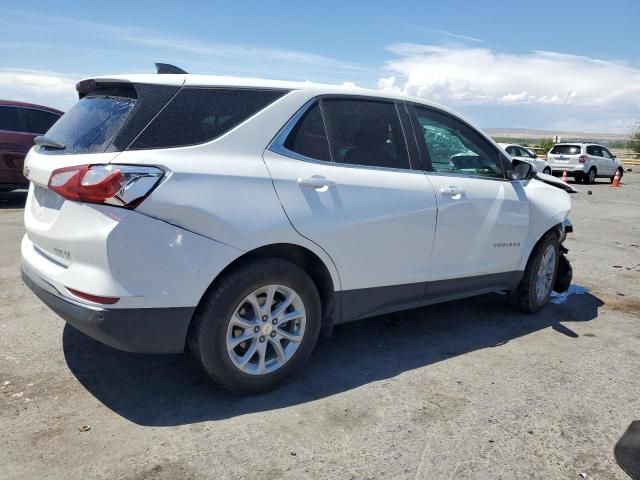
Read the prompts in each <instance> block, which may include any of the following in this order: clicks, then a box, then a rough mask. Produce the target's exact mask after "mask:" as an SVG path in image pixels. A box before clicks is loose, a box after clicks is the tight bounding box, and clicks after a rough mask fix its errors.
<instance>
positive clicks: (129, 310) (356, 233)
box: [22, 74, 571, 392]
mask: <svg viewBox="0 0 640 480" xmlns="http://www.w3.org/2000/svg"><path fill="white" fill-rule="evenodd" d="M77 89H78V92H79V95H80V101H79V102H78V103H77V104H76V105H75V106H74V107H73V108H72V109H71V110H70V111H69V112H68V113H66V114H65V115H64V116H63V117H62V119H61V120H59V121H58V122H57V123H56V124H55V125H54V126H53V127H52V128H51V129H50V130H49V132H47V134H46V135H45V136H43V137H39V138H38V140H37V146H36V147H34V148H33V149H32V150H31V152H30V153H29V156H28V158H27V161H26V169H25V170H26V172H25V173H26V174H27V176H28V178H29V180H30V181H31V185H30V189H29V196H28V200H27V205H26V208H25V226H26V231H27V233H26V235H25V236H24V239H23V241H22V269H23V278H24V281H25V283H26V284H27V285H28V286H29V287H30V288H31V289H32V290H33V291H34V292H35V293H36V294H37V295H38V297H40V298H41V299H42V300H43V301H44V302H45V303H46V304H47V305H49V306H50V307H51V308H52V309H53V310H54V311H55V312H56V313H58V314H59V315H60V316H61V317H63V318H64V319H65V320H66V321H67V322H69V323H70V324H71V325H73V326H74V327H76V328H77V329H79V330H81V331H83V332H85V333H86V334H88V335H90V336H92V337H94V338H96V339H98V340H100V341H102V342H104V343H106V344H108V345H111V346H112V347H115V348H118V349H122V350H128V351H136V352H154V353H174V352H182V351H183V350H185V349H189V350H191V351H192V352H193V353H194V354H195V356H196V357H197V358H198V359H199V361H200V362H201V364H202V366H203V368H204V369H205V370H206V372H207V373H208V374H209V375H210V376H211V377H212V378H213V379H214V380H216V381H217V382H218V383H219V384H221V385H223V386H225V387H226V388H228V389H230V390H232V391H235V392H255V391H260V390H263V389H266V388H269V387H271V386H273V385H275V384H276V383H277V382H279V381H281V380H283V379H284V378H286V377H288V376H289V375H290V374H291V373H292V372H293V371H294V370H296V369H298V368H299V367H300V366H301V365H302V364H303V363H304V362H305V361H306V360H307V358H308V357H309V356H310V354H311V351H312V349H313V347H314V345H315V343H316V340H317V338H318V335H319V334H320V333H325V334H328V333H329V332H330V331H331V328H332V326H333V325H336V324H339V323H342V322H348V321H352V320H357V319H362V318H365V317H371V316H374V315H379V314H383V313H387V312H391V311H396V310H402V309H408V308H413V307H418V306H422V305H427V304H432V303H437V302H443V301H448V300H452V299H458V298H463V297H469V296H472V295H477V294H482V293H487V292H494V291H506V292H510V296H511V298H512V299H513V302H514V303H515V304H516V305H517V306H518V307H519V308H521V309H523V310H525V311H529V312H534V311H536V310H538V309H540V308H542V307H543V306H544V305H545V304H546V303H547V301H548V299H549V296H550V294H551V291H552V289H555V290H558V291H563V290H565V289H566V288H568V284H569V282H570V279H571V267H570V266H569V263H568V262H567V260H566V259H565V257H564V255H563V254H564V253H565V252H566V249H564V247H563V246H562V245H561V243H562V242H563V240H564V239H565V234H566V232H567V231H568V230H570V228H569V226H570V223H569V222H568V220H567V215H568V213H569V210H570V208H571V202H570V199H569V195H568V194H567V192H566V191H565V190H566V189H570V187H568V186H566V185H564V184H562V182H560V181H559V180H556V179H553V178H550V177H547V178H546V179H545V180H546V181H547V182H551V183H557V186H551V185H549V184H548V183H543V182H542V181H539V180H536V179H534V178H532V176H533V175H534V174H533V173H532V171H531V167H530V165H528V164H526V163H521V162H517V161H514V162H513V165H512V163H511V162H510V161H509V160H508V159H507V157H506V156H505V154H504V153H503V152H502V151H501V150H500V148H499V147H498V146H497V145H496V144H495V143H494V142H493V141H492V140H491V139H490V138H489V137H488V136H486V135H485V134H484V133H482V132H481V131H480V130H478V129H477V128H474V127H473V126H471V125H470V124H469V123H468V122H467V121H465V120H463V119H462V118H461V117H459V116H458V115H456V114H455V113H453V112H451V111H450V110H448V109H446V108H444V107H441V106H438V105H435V104H432V103H429V102H425V101H423V100H420V99H417V98H409V97H405V96H402V95H395V94H383V93H381V92H378V91H372V90H359V89H351V88H348V89H347V88H341V87H336V86H325V85H316V84H310V83H285V82H276V81H266V80H265V81H263V80H254V79H237V78H221V77H205V76H195V75H179V74H171V75H131V76H112V77H105V78H93V79H88V80H84V81H81V82H80V83H79V84H78V85H77Z"/></svg>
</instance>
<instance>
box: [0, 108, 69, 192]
mask: <svg viewBox="0 0 640 480" xmlns="http://www.w3.org/2000/svg"><path fill="white" fill-rule="evenodd" d="M62 113H63V112H61V111H60V110H56V109H55V108H49V107H43V106H42V105H34V104H32V103H24V102H11V101H8V100H0V192H7V191H11V190H16V189H19V188H27V187H28V186H29V181H28V180H27V179H26V178H24V175H23V174H22V166H23V164H24V157H25V155H26V154H27V152H28V151H29V149H30V148H31V147H32V146H33V139H34V138H35V137H37V136H38V135H42V134H44V133H45V132H46V131H47V130H49V127H51V125H53V124H54V123H55V122H56V121H57V120H58V118H60V116H61V115H62Z"/></svg>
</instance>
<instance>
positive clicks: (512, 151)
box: [507, 146, 520, 157]
mask: <svg viewBox="0 0 640 480" xmlns="http://www.w3.org/2000/svg"><path fill="white" fill-rule="evenodd" d="M507 153H508V154H509V155H511V156H512V157H518V156H520V152H518V149H517V148H516V147H513V146H512V147H507Z"/></svg>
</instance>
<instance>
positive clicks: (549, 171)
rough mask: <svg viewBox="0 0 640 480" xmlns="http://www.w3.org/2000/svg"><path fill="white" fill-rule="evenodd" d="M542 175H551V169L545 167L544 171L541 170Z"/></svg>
mask: <svg viewBox="0 0 640 480" xmlns="http://www.w3.org/2000/svg"><path fill="white" fill-rule="evenodd" d="M542 173H545V174H547V175H551V169H550V168H549V167H547V168H545V169H544V170H542Z"/></svg>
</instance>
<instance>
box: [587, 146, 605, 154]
mask: <svg viewBox="0 0 640 480" xmlns="http://www.w3.org/2000/svg"><path fill="white" fill-rule="evenodd" d="M587 154H588V155H593V156H594V157H601V156H602V150H601V149H600V147H598V146H597V145H589V146H588V147H587Z"/></svg>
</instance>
